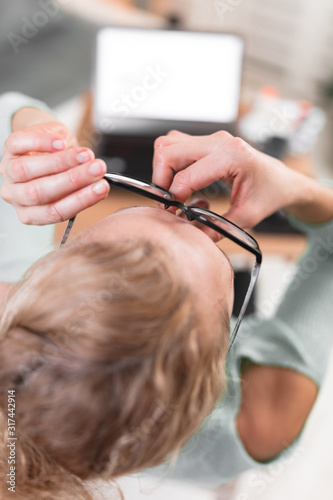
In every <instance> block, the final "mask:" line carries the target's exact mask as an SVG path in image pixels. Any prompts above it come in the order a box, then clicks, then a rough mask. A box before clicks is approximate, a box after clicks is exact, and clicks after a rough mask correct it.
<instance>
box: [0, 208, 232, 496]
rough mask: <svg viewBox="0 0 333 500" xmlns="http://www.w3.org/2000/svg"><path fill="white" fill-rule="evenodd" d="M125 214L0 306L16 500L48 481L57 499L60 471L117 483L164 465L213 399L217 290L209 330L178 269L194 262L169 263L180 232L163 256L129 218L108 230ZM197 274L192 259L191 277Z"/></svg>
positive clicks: (58, 256) (221, 326)
mask: <svg viewBox="0 0 333 500" xmlns="http://www.w3.org/2000/svg"><path fill="white" fill-rule="evenodd" d="M142 210H144V209H142ZM151 210H153V209H151ZM128 212H130V211H128ZM124 215H125V211H124V212H123V213H119V214H117V216H118V220H117V221H116V222H115V223H114V224H115V225H114V226H112V227H111V226H108V227H109V229H110V232H112V231H114V233H113V236H112V237H110V233H108V234H109V236H108V237H106V236H105V235H106V234H107V231H106V232H105V229H106V226H104V228H102V231H99V229H100V227H99V228H98V227H97V229H92V230H90V231H88V232H87V234H86V235H84V236H82V237H80V238H79V240H77V242H74V243H72V244H71V245H69V246H68V247H65V248H63V249H61V250H60V251H58V252H55V253H54V254H52V255H51V256H49V257H47V258H46V259H44V260H43V261H42V262H41V263H39V264H37V265H36V266H35V268H34V269H33V270H32V271H31V272H30V273H29V275H28V276H27V277H26V278H25V279H24V280H23V281H22V283H21V284H19V285H17V286H16V288H14V289H13V291H12V293H11V296H10V297H9V298H8V300H7V303H6V305H5V307H4V310H3V315H2V322H1V338H2V341H1V350H0V367H1V368H0V387H1V389H0V391H1V392H0V395H1V399H0V403H1V408H2V411H3V412H5V411H6V408H7V391H8V390H11V389H14V390H15V391H16V433H17V437H18V441H17V467H18V472H17V488H18V490H19V489H20V486H21V488H22V490H23V491H24V492H25V493H24V495H23V497H24V498H29V496H28V493H30V491H31V498H38V495H37V494H36V491H37V490H38V488H39V489H40V490H43V489H50V488H51V487H52V484H54V485H57V486H56V490H57V491H58V493H59V491H60V490H59V484H61V481H59V478H62V479H63V480H65V476H66V474H73V475H74V476H76V477H78V478H79V479H81V480H85V479H89V478H93V477H96V476H97V475H99V474H104V475H105V477H109V478H116V477H119V476H121V475H123V474H128V473H131V472H134V471H137V470H140V469H142V468H145V467H149V466H153V465H156V464H158V463H160V462H162V461H163V459H164V458H165V457H166V456H167V455H168V454H169V453H171V452H174V451H177V450H178V449H179V448H180V447H181V446H182V445H183V444H184V442H185V441H186V440H187V439H188V438H189V437H190V435H191V434H192V433H193V432H194V431H195V430H196V429H197V428H198V427H199V426H200V425H201V423H202V422H203V420H204V418H205V417H206V416H207V415H208V414H209V413H210V411H211V410H212V409H213V406H214V404H215V403H216V401H217V399H218V398H219V396H220V395H221V393H222V391H223V387H224V383H225V376H224V372H223V359H224V356H225V353H226V349H227V341H228V319H229V314H228V304H227V301H226V298H225V295H226V294H225V292H224V291H223V290H221V291H220V294H219V304H220V305H221V304H222V306H223V307H221V308H219V307H217V308H216V305H217V303H218V301H217V302H216V303H214V306H213V305H212V308H211V310H210V312H211V315H212V314H213V311H214V316H213V319H214V321H212V318H210V320H209V321H208V315H207V312H206V311H205V312H204V308H202V307H199V305H198V298H199V296H200V293H205V286H206V284H205V277H204V276H203V277H202V290H197V289H195V287H193V284H194V282H191V279H190V273H189V274H188V272H189V269H188V268H186V269H184V267H186V266H185V264H186V263H187V264H188V266H190V267H191V266H193V265H196V264H195V262H196V260H195V259H196V258H197V257H195V256H194V257H193V258H192V260H191V258H190V254H191V252H190V251H189V253H188V255H187V260H186V262H185V261H182V264H180V261H179V260H177V257H176V255H177V251H178V252H185V249H186V245H185V244H184V246H182V244H181V240H182V239H183V238H184V234H183V233H182V236H181V237H179V243H178V244H177V245H178V246H176V248H173V249H172V251H171V250H170V248H169V246H165V245H164V243H163V237H161V241H160V242H158V241H157V240H156V238H155V237H151V238H149V237H148V235H146V234H143V233H144V232H143V229H142V231H141V230H140V223H139V218H135V217H134V218H132V221H133V222H132V223H130V222H128V223H127V224H125V221H124V220H123V224H122V227H123V228H125V229H117V224H118V223H119V219H120V217H122V218H123V216H124ZM141 215H144V214H141ZM145 215H146V214H145ZM168 215H169V216H170V217H174V216H171V214H168ZM115 219H116V217H115ZM146 220H147V217H146ZM149 222H150V226H151V229H153V230H155V231H157V226H158V224H157V225H156V224H155V228H154V223H153V221H152V220H151V221H149ZM107 224H109V223H107ZM111 224H112V223H111ZM131 224H132V226H131ZM163 224H164V222H163V223H162V226H160V230H161V231H163V232H164V234H166V232H167V228H166V226H165V225H163ZM131 227H132V230H133V231H134V229H135V228H137V230H138V229H139V231H137V232H136V234H138V232H139V234H140V236H133V234H132V232H131V231H130V229H131ZM184 227H185V226H184ZM170 230H171V229H170ZM95 231H97V233H98V232H99V234H102V233H103V235H104V236H103V237H98V236H97V233H96V232H95ZM122 231H124V233H126V234H124V233H122ZM126 231H127V232H126ZM177 231H178V229H177ZM116 235H117V237H116ZM203 236H204V235H203ZM198 237H199V236H198ZM205 238H206V237H205ZM176 241H177V237H176V234H175V238H174V242H176ZM174 242H172V241H171V242H170V246H172V244H173V243H174ZM199 246H200V245H199ZM200 248H201V247H200ZM212 250H213V249H212ZM200 251H201V250H200V249H199V248H198V252H200ZM217 251H218V250H217ZM218 252H219V251H218ZM185 255H186V252H185ZM218 255H219V254H216V258H218ZM207 257H208V256H207ZM222 257H223V256H222V254H221V258H222ZM223 258H224V257H223ZM193 259H194V260H193ZM201 266H203V267H201ZM205 269H206V270H208V269H209V267H206V268H205V265H204V264H200V262H199V260H198V263H197V267H195V269H193V268H192V270H193V272H195V273H201V272H203V271H204V270H205ZM216 272H217V273H219V272H220V269H218V270H216ZM227 279H228V280H229V277H228V278H227ZM222 281H223V280H222ZM227 283H228V282H227ZM212 285H213V286H216V281H214V283H213V284H212ZM226 286H228V285H226ZM217 295H218V294H217ZM2 460H3V463H2V464H1V469H2V471H4V472H3V474H4V475H5V474H6V459H5V458H3V457H2ZM68 477H69V476H68ZM52 481H53V482H52ZM3 484H6V483H5V482H4V481H3ZM64 484H65V483H64ZM29 488H30V490H29ZM65 489H66V490H67V489H68V486H66V487H65ZM56 490H55V491H56ZM54 498H56V495H55V494H54ZM61 498H66V497H65V496H64V497H61Z"/></svg>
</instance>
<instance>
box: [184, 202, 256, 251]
mask: <svg viewBox="0 0 333 500" xmlns="http://www.w3.org/2000/svg"><path fill="white" fill-rule="evenodd" d="M192 211H193V212H195V213H196V214H197V215H199V216H201V217H203V218H204V219H205V220H206V221H208V222H210V223H212V224H215V226H218V227H219V228H220V229H222V230H224V231H226V232H227V233H228V234H231V235H232V236H233V237H234V238H236V239H237V240H239V241H241V242H243V243H245V244H247V245H250V246H251V247H252V248H255V249H259V246H258V243H257V242H256V240H255V239H254V238H252V236H251V235H250V234H248V233H246V232H245V231H243V230H242V229H240V228H239V227H237V226H235V225H234V224H233V223H232V222H229V221H228V220H226V219H223V217H220V216H219V215H217V214H212V212H209V211H207V210H205V209H203V208H196V207H194V208H192Z"/></svg>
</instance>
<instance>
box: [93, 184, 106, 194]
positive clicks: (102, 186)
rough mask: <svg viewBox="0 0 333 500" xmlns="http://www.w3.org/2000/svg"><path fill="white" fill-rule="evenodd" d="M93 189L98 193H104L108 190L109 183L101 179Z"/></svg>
mask: <svg viewBox="0 0 333 500" xmlns="http://www.w3.org/2000/svg"><path fill="white" fill-rule="evenodd" d="M93 189H94V191H95V193H96V194H98V195H102V194H106V193H107V192H108V190H109V185H108V183H107V182H106V181H101V182H99V183H98V184H96V185H95V186H94V187H93Z"/></svg>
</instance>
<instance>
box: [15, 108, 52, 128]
mask: <svg viewBox="0 0 333 500" xmlns="http://www.w3.org/2000/svg"><path fill="white" fill-rule="evenodd" d="M49 121H54V117H53V116H52V115H51V113H49V112H47V111H44V110H42V109H38V108H29V107H25V108H21V109H19V110H18V111H17V112H16V113H15V114H14V115H13V118H12V131H13V132H16V131H18V130H23V129H26V128H29V127H32V126H34V125H38V124H39V123H45V122H49Z"/></svg>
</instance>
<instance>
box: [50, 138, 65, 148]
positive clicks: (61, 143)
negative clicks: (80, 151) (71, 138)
mask: <svg viewBox="0 0 333 500" xmlns="http://www.w3.org/2000/svg"><path fill="white" fill-rule="evenodd" d="M52 146H53V147H54V149H66V147H67V144H66V142H65V141H62V140H60V139H58V140H56V141H53V144H52Z"/></svg>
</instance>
